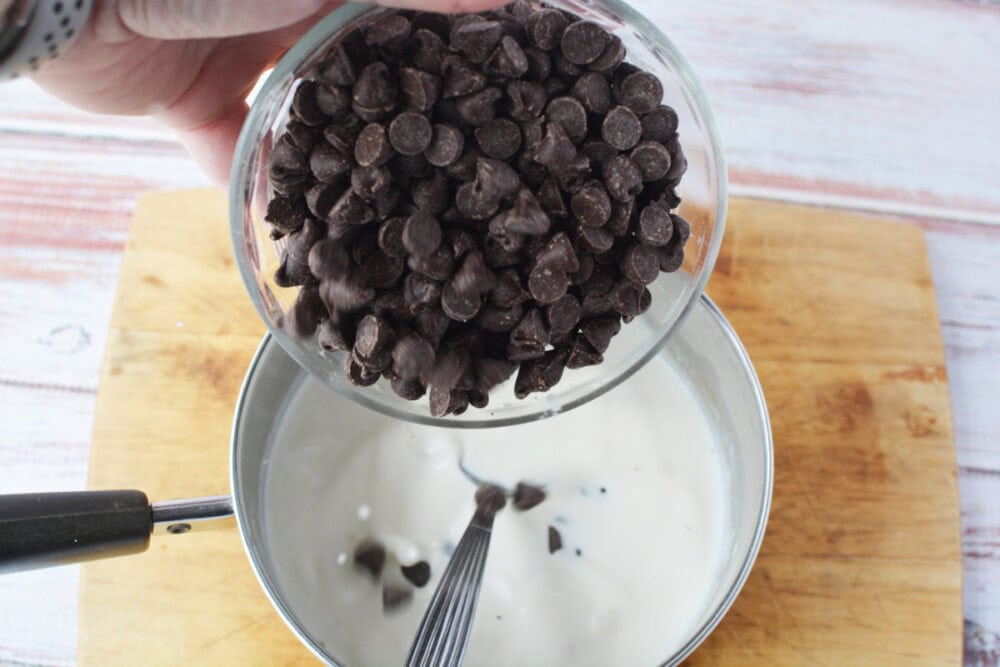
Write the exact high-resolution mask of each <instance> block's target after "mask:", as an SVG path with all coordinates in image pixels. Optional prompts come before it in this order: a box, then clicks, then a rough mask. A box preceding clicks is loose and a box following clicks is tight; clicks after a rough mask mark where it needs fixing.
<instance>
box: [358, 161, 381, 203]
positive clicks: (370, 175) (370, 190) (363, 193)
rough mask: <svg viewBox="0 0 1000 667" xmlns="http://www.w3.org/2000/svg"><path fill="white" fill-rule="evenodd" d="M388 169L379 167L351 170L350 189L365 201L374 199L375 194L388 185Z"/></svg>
mask: <svg viewBox="0 0 1000 667" xmlns="http://www.w3.org/2000/svg"><path fill="white" fill-rule="evenodd" d="M389 180H390V175H389V169H388V168H387V167H385V166H381V167H360V166H359V167H355V168H354V169H352V170H351V189H352V190H354V193H355V194H357V195H358V196H359V197H361V198H362V199H364V200H365V201H368V202H370V201H372V200H373V199H375V195H376V193H378V192H379V191H381V190H382V189H383V188H385V187H387V186H388V185H389Z"/></svg>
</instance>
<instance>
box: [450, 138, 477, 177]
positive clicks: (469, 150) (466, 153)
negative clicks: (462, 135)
mask: <svg viewBox="0 0 1000 667" xmlns="http://www.w3.org/2000/svg"><path fill="white" fill-rule="evenodd" d="M481 157H483V152H482V151H481V150H479V146H477V145H476V144H475V142H466V143H465V148H464V149H463V150H462V155H461V156H459V158H458V159H457V160H455V161H454V162H453V163H451V164H450V165H448V166H447V167H446V168H445V173H447V174H448V175H449V176H451V177H452V178H454V179H457V180H459V181H471V180H473V179H474V178H475V177H476V163H477V162H478V161H479V158H481Z"/></svg>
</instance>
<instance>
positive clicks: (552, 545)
mask: <svg viewBox="0 0 1000 667" xmlns="http://www.w3.org/2000/svg"><path fill="white" fill-rule="evenodd" d="M562 545H563V544H562V535H560V534H559V531H558V530H556V527H555V526H549V553H550V554H554V553H555V552H557V551H559V550H560V549H562Z"/></svg>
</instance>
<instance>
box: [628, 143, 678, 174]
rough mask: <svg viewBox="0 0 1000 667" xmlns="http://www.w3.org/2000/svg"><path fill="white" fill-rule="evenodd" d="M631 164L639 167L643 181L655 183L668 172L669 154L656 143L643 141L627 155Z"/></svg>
mask: <svg viewBox="0 0 1000 667" xmlns="http://www.w3.org/2000/svg"><path fill="white" fill-rule="evenodd" d="M629 157H630V158H631V159H632V162H634V163H635V165H636V166H637V167H639V172H640V173H641V174H642V180H643V181H656V180H659V179H661V178H664V177H665V176H666V175H667V173H668V172H669V171H670V152H669V151H668V150H667V149H666V147H664V145H663V144H661V143H659V142H656V141H643V142H642V143H640V144H639V145H638V146H636V147H635V148H633V149H632V152H631V153H630V154H629Z"/></svg>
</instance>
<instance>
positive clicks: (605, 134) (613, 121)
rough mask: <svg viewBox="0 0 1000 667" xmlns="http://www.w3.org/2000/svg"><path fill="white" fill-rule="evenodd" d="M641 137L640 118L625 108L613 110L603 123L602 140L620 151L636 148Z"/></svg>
mask: <svg viewBox="0 0 1000 667" xmlns="http://www.w3.org/2000/svg"><path fill="white" fill-rule="evenodd" d="M641 136H642V124H641V123H640V122H639V117H638V116H636V115H635V113H634V112H633V111H632V110H631V109H629V108H628V107H625V106H617V107H615V108H613V109H611V111H609V112H608V113H607V115H606V116H605V117H604V121H603V122H602V123H601V138H602V139H604V141H605V143H607V144H608V145H609V146H611V147H612V148H616V149H618V150H620V151H627V150H628V149H630V148H632V147H633V146H635V145H636V144H637V143H639V138H640V137H641Z"/></svg>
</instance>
